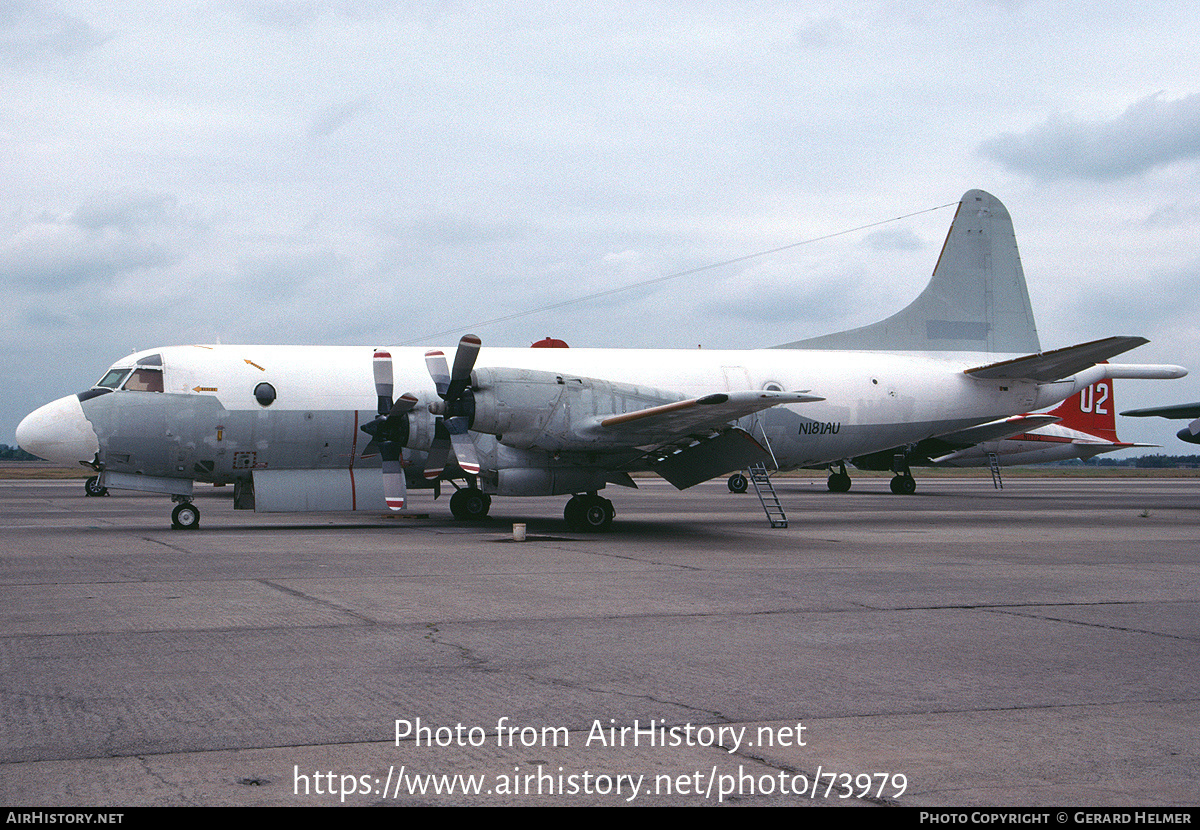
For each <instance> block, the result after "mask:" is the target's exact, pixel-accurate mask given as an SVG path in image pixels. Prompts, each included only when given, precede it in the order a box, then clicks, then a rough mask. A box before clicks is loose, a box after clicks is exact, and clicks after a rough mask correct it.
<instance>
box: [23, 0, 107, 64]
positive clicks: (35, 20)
mask: <svg viewBox="0 0 1200 830" xmlns="http://www.w3.org/2000/svg"><path fill="white" fill-rule="evenodd" d="M108 38H109V35H105V34H103V33H101V32H100V31H99V30H98V29H96V28H95V27H94V26H92V25H91V24H89V23H87V22H86V21H83V20H80V19H79V18H76V17H72V16H71V15H68V14H63V13H62V12H60V11H57V10H55V9H52V8H49V7H48V6H47V5H46V4H45V3H40V2H37V0H5V2H4V3H3V4H0V60H5V61H7V62H9V63H17V64H23V63H31V62H37V61H41V60H44V59H48V58H49V59H54V58H63V57H69V56H72V55H77V54H80V53H83V52H87V51H89V50H91V49H94V48H96V47H97V46H100V45H101V44H103V43H104V42H105V41H106V40H108Z"/></svg>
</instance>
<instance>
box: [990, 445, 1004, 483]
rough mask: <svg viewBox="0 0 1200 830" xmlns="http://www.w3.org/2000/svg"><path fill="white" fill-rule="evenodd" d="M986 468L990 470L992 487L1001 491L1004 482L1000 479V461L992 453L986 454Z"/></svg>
mask: <svg viewBox="0 0 1200 830" xmlns="http://www.w3.org/2000/svg"><path fill="white" fill-rule="evenodd" d="M988 466H989V467H991V468H992V487H994V488H995V489H997V490H1003V489H1004V480H1003V479H1001V478H1000V459H999V458H998V457H997V456H996V454H995V453H994V452H989V453H988Z"/></svg>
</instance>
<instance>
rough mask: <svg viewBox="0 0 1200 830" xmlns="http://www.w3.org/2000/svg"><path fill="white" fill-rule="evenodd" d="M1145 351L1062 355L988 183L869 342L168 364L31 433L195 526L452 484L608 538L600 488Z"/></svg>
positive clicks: (935, 428)
mask: <svg viewBox="0 0 1200 830" xmlns="http://www.w3.org/2000/svg"><path fill="white" fill-rule="evenodd" d="M664 317H666V318H668V319H669V311H668V312H665V313H664ZM1145 342H1147V341H1146V340H1145V339H1143V338H1139V337H1109V338H1104V339H1102V340H1096V341H1092V342H1088V343H1082V344H1079V345H1075V346H1069V347H1066V348H1062V349H1056V350H1053V351H1048V352H1043V351H1042V350H1041V345H1040V341H1039V339H1038V334H1037V329H1036V326H1035V324H1034V319H1033V313H1032V309H1031V307H1030V303H1029V295H1028V291H1027V289H1026V285H1025V276H1024V272H1023V269H1022V267H1021V261H1020V255H1019V254H1018V251H1017V246H1016V239H1015V236H1014V234H1013V227H1012V220H1011V218H1010V217H1009V214H1008V211H1007V210H1006V209H1005V207H1004V205H1003V204H1001V203H1000V201H999V200H998V199H996V198H995V197H994V196H991V195H990V194H987V193H984V192H983V191H979V190H973V191H969V192H968V193H966V194H965V195H964V196H963V199H962V200H961V202H960V204H959V208H958V212H957V213H956V214H955V218H954V221H953V222H952V224H951V227H950V231H949V233H948V234H947V237H946V242H945V244H944V245H943V248H942V253H941V255H940V257H939V259H938V262H937V265H936V266H935V268H934V271H933V276H932V277H931V279H930V281H929V283H928V285H927V286H926V287H925V289H924V291H922V293H921V294H920V295H919V296H918V297H917V298H916V300H914V301H913V302H912V303H911V304H909V305H908V306H907V307H906V308H905V309H903V310H902V311H900V312H898V313H897V314H895V315H893V316H892V317H889V318H887V319H886V320H883V321H881V322H879V323H876V324H873V325H870V326H864V327H862V328H859V329H854V330H852V331H848V332H841V333H838V334H834V335H826V336H825V337H822V338H814V339H813V340H808V341H798V342H794V343H788V344H785V345H783V346H779V347H776V348H773V349H757V350H738V351H717V350H711V351H710V350H697V349H687V350H638V349H550V348H537V349H505V348H487V349H484V348H483V347H482V343H481V341H480V339H479V338H478V337H475V336H474V335H466V336H464V337H463V338H462V339H461V340H460V341H459V344H458V347H457V348H456V349H455V350H454V356H453V359H452V360H450V359H448V357H447V355H446V353H445V351H444V350H442V349H431V350H428V351H423V350H419V349H373V348H369V347H353V346H349V347H320V346H176V347H165V348H161V349H151V350H147V351H142V352H137V353H135V354H133V355H131V356H129V357H126V358H123V359H121V360H119V361H117V362H116V363H114V364H113V366H112V367H110V369H109V370H108V371H107V372H106V373H105V374H104V376H103V377H102V378H101V379H100V381H98V382H97V384H96V385H95V386H94V387H93V388H92V389H89V390H87V391H85V392H81V393H79V394H78V395H70V396H67V397H64V398H60V399H59V400H57V401H54V402H52V403H50V404H47V405H46V406H43V407H41V408H40V409H38V410H36V411H34V412H33V413H31V414H30V415H28V416H27V417H26V418H25V419H24V420H23V421H22V422H21V424H20V425H19V426H18V428H17V439H18V443H20V445H21V446H22V447H23V448H24V449H26V450H28V451H29V452H32V453H34V454H35V455H39V456H41V457H43V458H48V459H52V460H57V461H60V462H63V463H70V464H75V463H79V464H84V465H85V466H88V467H89V468H91V469H94V470H95V471H96V472H97V473H98V474H99V478H98V481H97V482H96V484H97V485H98V486H101V487H115V488H126V489H133V490H141V491H147V492H156V493H161V494H163V495H166V496H170V497H171V499H172V500H173V501H175V502H176V503H177V506H176V508H175V510H174V512H173V514H172V524H173V526H174V527H177V528H189V529H190V528H195V527H197V526H198V525H199V520H200V514H199V509H198V508H197V507H196V506H195V505H194V504H193V503H192V489H193V483H194V482H196V481H204V482H213V483H232V484H234V487H235V496H234V502H235V507H237V508H243V509H249V508H252V509H255V510H257V511H260V512H272V511H302V510H356V509H368V510H382V509H387V508H392V509H401V508H402V507H403V506H404V505H405V503H406V499H407V491H408V489H409V488H412V487H431V488H434V489H435V493H436V492H437V490H438V488H439V487H440V483H441V482H442V481H449V482H451V483H452V484H453V486H454V487H455V490H456V492H455V493H454V495H453V497H452V498H451V500H450V508H451V511H452V512H453V513H454V514H455V516H457V517H459V518H464V519H480V518H483V517H484V516H486V515H487V513H488V510H489V508H490V503H491V498H492V496H494V495H499V496H504V495H522V496H530V495H569V496H570V499H569V501H568V502H567V505H566V509H565V510H564V517H565V518H566V520H567V522H568V524H569V525H570V526H571V527H572V528H575V529H579V530H601V529H605V528H607V527H608V526H609V525H610V524H611V523H612V520H613V517H614V515H615V512H616V511H615V509H614V507H613V504H612V502H611V501H609V500H608V499H606V498H603V497H602V496H600V495H599V491H600V490H602V489H604V488H605V487H606V486H607V485H608V484H620V485H624V486H636V484H635V482H634V480H633V479H632V478H631V477H630V473H631V472H637V471H650V472H654V473H657V474H658V475H660V476H661V477H663V478H665V479H666V480H667V481H669V482H671V483H672V484H673V485H675V486H676V487H678V488H680V489H685V488H687V487H690V486H692V485H694V484H697V483H699V482H701V481H706V480H708V479H711V478H714V477H716V476H719V475H724V474H727V473H729V472H731V471H733V470H737V469H745V468H748V467H751V466H761V467H763V468H765V467H767V466H768V465H769V466H770V467H773V468H776V469H793V468H797V467H812V466H826V465H833V464H841V463H844V462H845V461H846V460H847V459H854V458H858V457H863V456H868V455H871V454H873V453H880V452H881V451H885V450H889V449H890V448H895V447H912V446H917V445H919V443H920V442H921V441H924V440H926V439H930V438H935V437H938V436H947V435H952V436H953V435H960V434H962V433H963V431H965V430H968V429H971V428H974V427H978V426H980V425H983V424H988V423H989V422H993V421H996V420H999V419H1004V418H1007V417H1011V416H1013V415H1018V414H1020V413H1023V412H1028V411H1031V410H1036V409H1039V408H1041V407H1045V406H1049V405H1052V404H1054V403H1057V402H1059V401H1062V400H1064V399H1065V398H1067V397H1069V396H1071V395H1073V394H1075V393H1076V392H1078V391H1079V390H1081V389H1083V388H1085V387H1088V386H1091V385H1092V384H1094V383H1096V382H1098V381H1101V380H1104V379H1106V378H1111V377H1115V376H1120V373H1121V372H1122V371H1124V367H1118V366H1114V365H1111V364H1104V363H1103V361H1107V360H1108V359H1110V358H1112V357H1114V356H1116V355H1118V354H1122V353H1124V352H1126V351H1128V350H1130V349H1133V348H1136V347H1137V346H1139V345H1142V344H1143V343H1145ZM1130 371H1133V370H1130ZM1136 371H1137V372H1140V374H1138V375H1136V376H1142V377H1180V376H1182V375H1183V374H1185V373H1186V372H1185V370H1184V369H1182V368H1181V367H1177V366H1165V367H1163V366H1158V367H1140V368H1137V370H1136ZM810 390H811V392H810ZM397 393H399V396H398V397H397ZM367 436H369V440H368V438H367ZM905 458H906V456H905V457H904V458H902V459H901V462H902V463H901V464H895V463H894V464H893V467H892V468H893V470H894V471H895V472H896V473H897V476H896V479H895V480H894V481H893V485H892V486H893V489H896V490H897V492H911V491H912V490H913V489H915V484H914V483H913V479H912V475H911V472H910V471H909V469H908V464H907V463H906V461H905V460H904V459H905ZM460 482H461V484H460Z"/></svg>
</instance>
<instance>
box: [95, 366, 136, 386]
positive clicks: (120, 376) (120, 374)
mask: <svg viewBox="0 0 1200 830" xmlns="http://www.w3.org/2000/svg"><path fill="white" fill-rule="evenodd" d="M127 374H129V369H128V368H125V369H109V370H108V371H107V372H106V373H105V374H104V377H102V378H100V380H98V381H96V386H98V387H100V388H101V389H116V388H117V387H119V386H120V385H121V381H123V380H125V376H126V375H127Z"/></svg>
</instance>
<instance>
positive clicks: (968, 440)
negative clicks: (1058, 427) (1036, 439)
mask: <svg viewBox="0 0 1200 830" xmlns="http://www.w3.org/2000/svg"><path fill="white" fill-rule="evenodd" d="M1061 420H1062V418H1059V417H1057V416H1055V415H1014V416H1013V417H1011V418H1005V419H1004V420H1002V421H990V422H988V423H986V424H980V425H979V426H977V427H968V428H967V429H963V430H959V431H958V432H951V433H949V434H947V435H938V436H935V438H936V439H937V440H939V441H945V442H946V443H948V444H959V445H962V446H965V447H973V446H975V445H976V444H983V443H986V442H988V441H1003V440H1004V439H1005V438H1012V437H1013V436H1015V435H1021V434H1022V433H1026V432H1029V431H1030V430H1033V429H1038V428H1040V427H1044V426H1049V425H1050V424H1056V423H1058V422H1059V421H1061Z"/></svg>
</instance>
